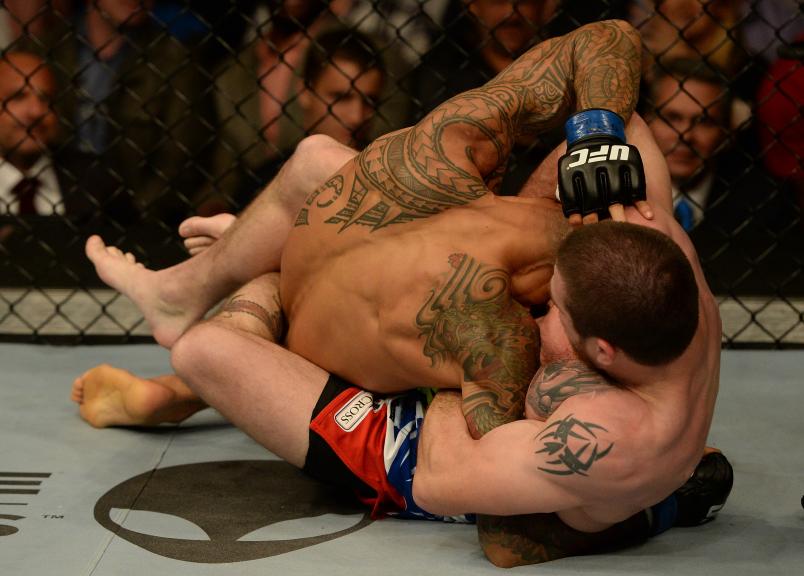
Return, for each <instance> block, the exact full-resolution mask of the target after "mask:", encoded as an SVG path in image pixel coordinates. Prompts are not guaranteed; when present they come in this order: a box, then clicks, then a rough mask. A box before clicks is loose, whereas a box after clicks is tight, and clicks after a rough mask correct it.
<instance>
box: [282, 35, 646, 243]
mask: <svg viewBox="0 0 804 576" xmlns="http://www.w3.org/2000/svg"><path fill="white" fill-rule="evenodd" d="M598 24H599V25H598V26H597V27H596V28H594V29H589V30H585V29H580V30H579V31H577V33H575V34H572V35H569V36H565V37H561V38H556V39H553V40H549V41H547V42H543V43H541V44H539V45H538V46H535V47H534V48H532V49H531V50H530V51H529V52H528V53H527V54H525V55H524V56H522V57H521V58H519V59H518V60H517V61H515V62H514V63H513V64H512V65H511V66H509V67H508V68H506V69H505V70H504V71H503V72H501V73H500V74H499V75H498V76H497V77H496V78H494V79H493V80H492V81H490V82H489V83H487V84H486V85H485V86H482V87H480V88H477V89H474V90H470V91H468V92H465V93H463V94H460V95H458V96H456V97H454V98H452V99H450V100H447V101H446V102H444V103H443V104H441V105H440V106H438V107H437V108H436V109H435V110H433V111H432V112H431V113H430V114H428V115H427V116H426V117H425V118H424V119H422V120H421V121H420V122H419V123H418V124H417V125H416V126H414V127H412V128H408V129H405V130H400V131H398V132H394V133H392V134H389V135H386V136H383V137H380V138H378V139H377V140H375V141H374V142H373V143H372V144H370V145H369V146H368V147H367V148H366V149H365V150H364V151H362V152H361V153H360V154H359V155H358V156H357V158H356V159H355V160H354V161H353V164H352V166H353V168H354V178H351V179H347V180H346V181H344V179H343V177H342V176H336V178H334V179H332V180H330V181H329V182H327V183H326V184H324V185H323V186H322V187H321V188H319V189H318V190H316V191H315V192H314V193H313V194H312V195H311V196H310V197H309V198H308V199H307V205H308V206H311V205H312V204H313V202H316V206H317V207H319V208H324V207H326V206H328V205H329V204H331V203H332V202H334V201H335V200H336V199H338V198H339V197H340V196H341V195H343V194H346V195H347V196H346V198H347V202H346V205H345V206H343V207H342V208H341V209H340V210H339V211H338V212H337V213H336V214H334V215H332V216H330V217H329V218H328V219H327V220H326V223H328V224H333V225H338V226H340V230H339V232H342V231H344V230H346V229H347V228H349V227H351V226H353V225H359V226H366V227H368V228H370V229H371V231H375V230H379V229H381V228H385V227H387V226H390V225H392V224H400V223H405V222H410V221H412V220H416V219H419V218H426V217H428V216H432V215H434V214H438V213H440V212H442V211H444V210H446V209H448V208H450V207H453V206H461V205H465V204H468V203H470V202H472V201H474V200H476V199H478V198H480V197H481V196H483V195H485V194H488V193H489V192H490V191H495V190H496V189H497V188H498V187H499V184H500V181H501V180H502V176H503V174H504V172H505V168H506V164H507V162H508V158H509V156H510V153H511V149H512V147H513V146H514V144H515V143H516V141H517V140H518V139H522V138H531V139H532V138H534V137H536V136H538V135H539V134H542V133H543V132H545V131H546V130H549V129H552V128H555V127H556V126H558V125H559V124H560V123H561V122H562V121H563V120H564V118H565V117H566V115H567V113H568V112H569V111H570V110H571V108H572V106H573V105H574V106H575V107H576V108H577V109H583V108H607V109H609V110H612V111H614V112H617V113H619V114H621V115H622V116H624V117H627V116H629V115H630V113H631V112H632V111H633V109H634V106H635V105H636V97H637V90H636V88H635V87H636V86H638V85H639V73H640V70H639V61H640V60H639V38H638V35H636V34H630V33H628V32H627V31H626V30H625V29H624V28H623V27H620V26H617V25H615V24H613V23H611V22H602V23H598ZM583 53H588V54H590V55H593V56H590V57H589V58H583V57H581V56H580V54H583ZM587 60H589V62H588V63H587ZM579 78H582V79H583V81H579ZM573 95H574V98H573ZM456 138H462V139H463V140H462V144H463V146H464V148H463V150H462V151H461V150H460V148H459V147H458V146H455V143H454V140H455V139H456ZM349 180H351V182H350V183H348V182H349ZM369 192H371V193H369ZM319 197H320V198H323V199H324V200H323V202H322V201H320V200H319ZM307 211H308V209H307V208H304V209H303V210H302V213H300V214H299V217H298V218H297V220H296V224H295V225H296V226H301V225H306V224H307V223H308V219H307V215H308V214H307Z"/></svg>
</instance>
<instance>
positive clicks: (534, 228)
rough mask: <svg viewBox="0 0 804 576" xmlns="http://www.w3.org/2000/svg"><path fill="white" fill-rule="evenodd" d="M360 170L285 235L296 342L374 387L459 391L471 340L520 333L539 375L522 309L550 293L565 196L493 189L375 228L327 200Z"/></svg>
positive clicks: (287, 297)
mask: <svg viewBox="0 0 804 576" xmlns="http://www.w3.org/2000/svg"><path fill="white" fill-rule="evenodd" d="M358 162H359V159H358V160H356V161H355V164H357V163H358ZM353 170H355V166H354V165H347V166H346V167H344V169H342V170H341V172H340V173H339V174H338V175H336V176H335V178H333V179H331V180H330V182H329V183H328V185H326V186H324V187H323V188H322V189H321V192H320V193H319V194H318V195H317V196H316V199H315V200H314V201H313V202H312V203H310V205H309V209H308V210H307V212H306V214H305V217H306V219H307V223H306V225H304V226H298V227H296V228H295V229H294V231H293V233H292V235H291V237H290V239H289V240H288V244H287V246H286V249H285V254H284V257H283V265H282V271H283V274H282V301H283V306H284V307H285V310H286V314H287V316H288V320H289V326H290V329H289V332H288V338H287V345H288V347H289V349H290V350H292V351H294V352H296V353H298V354H300V355H302V356H304V357H306V358H308V359H310V360H311V361H313V362H315V363H316V364H318V365H319V366H321V367H322V368H324V369H326V370H328V371H330V372H333V373H336V374H338V375H340V376H342V377H344V378H346V379H347V380H349V381H350V382H353V383H355V384H357V385H360V386H363V387H365V388H367V389H369V390H373V391H377V392H398V391H402V390H408V389H410V388H414V387H416V386H422V385H427V386H434V387H451V388H457V387H460V385H461V382H462V381H463V380H465V376H466V374H465V371H464V367H463V366H462V365H461V363H462V362H463V360H465V356H466V354H471V350H472V347H473V345H474V344H473V341H474V342H476V346H482V345H484V337H485V336H487V335H488V333H489V331H494V332H495V333H497V334H499V335H500V337H502V336H503V334H506V333H511V334H519V336H520V338H522V342H521V344H520V345H519V347H518V350H519V352H520V353H521V354H523V355H528V356H530V357H531V363H526V364H527V365H528V367H529V369H530V370H531V375H532V370H535V364H534V363H535V361H536V356H537V354H538V349H537V348H536V346H537V335H536V333H535V329H534V325H533V321H532V320H531V319H530V317H529V314H528V309H527V307H526V305H527V304H528V303H531V302H536V301H544V300H545V299H546V295H547V286H548V283H549V280H550V277H551V275H552V266H553V263H554V259H555V249H556V247H557V245H558V243H559V241H560V239H561V237H562V235H563V234H564V231H565V224H564V223H563V216H562V215H561V211H560V208H559V207H558V205H557V203H556V202H554V201H551V200H546V199H517V198H499V197H495V196H492V195H491V194H487V195H485V196H483V197H481V198H480V199H478V200H475V201H473V202H472V203H470V204H467V205H465V206H458V207H453V208H451V209H449V210H446V211H443V212H440V213H437V214H435V215H433V216H430V217H428V218H422V219H416V220H412V221H409V222H406V223H404V224H403V225H399V226H387V227H382V228H379V229H374V228H372V227H369V226H365V225H360V224H356V223H351V222H349V221H348V220H347V218H345V216H344V214H345V213H348V212H349V210H350V202H351V201H352V200H351V199H350V198H349V197H348V196H346V195H341V196H340V197H338V198H334V199H333V198H328V197H327V194H328V193H331V187H332V186H333V185H335V183H338V184H339V183H340V179H341V178H343V181H344V182H345V183H346V184H348V181H349V178H350V175H351V173H352V171H353ZM351 177H352V178H354V176H351ZM370 195H371V192H367V197H368V196H370ZM333 200H334V201H333ZM333 221H337V225H334V226H332V225H327V224H332V223H333ZM461 327H462V328H463V331H461ZM458 340H461V341H460V342H459V341H458ZM520 377H525V378H527V379H528V380H529V376H528V375H525V374H523V375H522V376H520Z"/></svg>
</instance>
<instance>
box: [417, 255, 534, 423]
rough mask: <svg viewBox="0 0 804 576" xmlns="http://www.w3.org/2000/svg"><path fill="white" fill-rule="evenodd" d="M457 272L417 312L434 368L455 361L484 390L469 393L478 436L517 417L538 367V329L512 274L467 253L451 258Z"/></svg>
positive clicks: (470, 414) (470, 417) (465, 404)
mask: <svg viewBox="0 0 804 576" xmlns="http://www.w3.org/2000/svg"><path fill="white" fill-rule="evenodd" d="M449 262H450V266H451V267H452V268H453V269H454V272H453V273H452V275H451V276H450V277H449V279H448V280H447V281H446V283H445V284H444V286H443V287H441V288H440V289H438V290H433V291H432V293H431V295H430V298H429V299H428V300H427V302H426V303H425V305H424V306H423V307H422V308H421V310H419V313H418V315H417V316H416V326H417V328H418V329H419V330H420V334H419V335H420V336H424V337H425V343H424V349H423V353H424V355H425V356H427V357H429V358H430V359H431V361H432V364H433V366H436V365H437V364H438V363H440V362H444V361H448V360H454V361H456V362H458V363H459V364H460V365H461V367H462V369H463V378H464V381H466V382H472V383H476V384H477V385H478V386H479V388H480V390H479V391H477V392H474V393H471V394H466V393H465V394H464V402H463V407H464V414H465V415H466V417H467V422H468V423H469V426H470V429H471V431H472V434H473V435H475V436H482V435H483V434H485V433H486V432H488V431H489V430H491V429H492V428H494V427H495V426H499V425H500V424H502V423H504V422H510V421H512V420H517V419H519V418H520V417H521V415H522V411H523V408H524V396H525V390H526V387H527V384H528V383H529V381H530V377H531V375H532V374H533V372H534V371H535V369H536V357H537V352H536V350H537V344H538V332H537V331H536V328H535V325H534V323H533V320H532V319H531V318H530V315H529V314H528V312H527V310H526V309H525V308H524V307H523V306H520V305H519V304H517V303H516V302H514V301H513V300H512V299H511V297H510V291H509V284H510V278H509V276H508V274H507V273H506V272H505V271H504V270H502V269H496V268H492V267H490V266H484V265H482V264H480V263H478V262H477V261H475V260H474V259H473V258H471V257H469V256H467V255H465V254H453V255H452V256H450V258H449Z"/></svg>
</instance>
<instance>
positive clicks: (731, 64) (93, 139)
mask: <svg viewBox="0 0 804 576" xmlns="http://www.w3.org/2000/svg"><path fill="white" fill-rule="evenodd" d="M604 18H623V19H627V20H629V21H630V22H631V23H632V24H633V25H634V26H636V27H637V28H638V29H639V31H640V33H641V34H642V37H643V43H644V48H645V50H644V53H645V61H644V65H643V86H642V92H641V93H642V101H641V104H640V107H641V112H642V114H643V115H644V117H645V118H646V120H647V121H648V123H649V126H650V127H651V130H652V131H653V133H654V135H655V136H656V139H657V142H658V143H659V146H660V147H661V148H662V151H663V152H664V154H665V156H666V158H667V160H668V164H669V166H670V169H671V174H672V176H673V185H674V198H675V200H674V202H675V209H676V215H677V218H678V219H679V221H680V222H681V223H682V225H683V226H685V227H686V228H688V230H689V232H690V235H691V237H692V239H693V242H694V243H695V245H696V247H697V249H698V251H699V253H700V256H701V261H702V264H703V267H704V270H705V272H706V274H707V278H708V280H709V282H710V284H711V286H712V288H713V290H714V291H715V293H716V295H717V297H718V299H719V302H720V304H721V311H722V313H723V320H724V346H727V347H740V346H763V347H800V346H801V345H802V344H804V267H803V264H802V260H804V223H803V222H802V218H801V209H802V206H804V165H803V164H802V154H803V153H804V152H803V147H802V138H804V129H802V118H801V114H802V104H801V103H802V96H804V70H803V69H802V67H803V65H802V56H803V55H804V45H803V44H802V42H804V22H803V21H802V7H801V5H800V3H799V2H797V1H796V0H763V1H761V2H760V1H749V0H655V1H652V0H633V1H627V0H620V1H618V0H611V1H609V2H606V1H599V2H594V1H588V0H519V1H514V2H506V1H500V0H472V1H470V0H399V1H393V2H392V1H386V0H372V1H369V0H333V1H330V2H325V1H323V0H308V1H295V2H289V1H288V2H283V1H280V0H275V1H256V0H251V1H224V0H220V1H218V2H201V1H191V0H185V1H178V0H176V1H172V2H171V1H159V0H140V1H125V0H88V1H86V2H83V1H80V0H72V1H71V0H51V1H45V0H39V1H37V0H25V1H5V2H3V3H2V11H0V43H2V45H3V46H4V47H5V48H4V52H3V59H2V62H0V97H1V98H2V102H3V107H2V110H0V220H2V221H1V222H0V339H3V340H6V341H8V340H11V341H14V340H16V341H35V342H42V341H55V342H71V343H73V342H76V343H77V342H93V341H96V342H97V341H115V342H120V341H141V340H148V339H149V333H148V329H147V326H146V325H145V323H144V321H143V319H142V317H141V315H140V314H139V313H138V311H137V310H136V308H135V307H134V306H133V305H132V304H131V303H130V302H129V301H127V300H126V299H125V298H124V297H122V296H120V295H118V294H116V293H115V292H113V291H111V290H108V289H106V288H105V287H104V286H103V284H102V283H101V282H100V281H99V279H98V278H97V277H96V276H95V273H94V270H93V269H92V267H91V266H90V264H89V262H88V261H87V260H86V258H85V257H84V255H83V243H84V239H85V238H86V237H87V236H88V235H89V234H91V233H99V234H101V235H102V236H103V237H104V239H105V240H106V241H107V242H108V243H111V244H114V245H117V246H120V247H121V248H122V249H123V250H124V251H130V252H132V253H133V254H134V255H135V256H136V258H137V259H138V260H139V261H141V262H144V263H145V264H146V265H147V266H148V267H154V268H162V267H165V266H168V265H171V264H174V263H176V262H179V261H180V260H182V259H184V258H186V257H187V254H186V252H185V250H184V248H183V245H182V242H181V238H179V236H178V234H177V232H176V227H177V224H178V223H179V222H180V221H181V220H182V219H183V218H186V217H187V216H190V215H193V214H200V215H212V214H216V213H218V212H222V211H228V212H237V211H239V210H241V209H242V208H243V207H244V206H245V205H247V204H248V202H249V201H250V200H251V199H252V198H253V197H254V195H255V194H257V193H258V192H259V190H260V189H261V188H262V187H263V186H264V185H265V183H266V182H268V181H269V180H270V179H271V178H272V177H273V175H275V174H276V172H277V171H278V169H279V167H280V166H281V164H282V162H283V161H284V160H285V159H286V158H287V157H288V155H289V154H290V153H291V152H292V150H293V148H294V146H295V144H296V143H297V142H298V141H299V140H300V139H301V138H302V137H304V136H305V135H307V134H314V133H323V134H328V135H330V136H332V137H334V138H336V139H338V140H340V141H342V142H344V143H348V144H350V145H352V146H355V147H361V146H363V145H365V143H367V142H369V141H370V140H371V139H372V138H374V137H376V136H377V135H379V134H383V133H386V132H388V131H391V130H395V129H397V128H400V127H403V126H406V125H409V124H411V123H413V122H415V121H416V120H418V119H419V118H421V117H422V116H423V115H424V114H426V113H427V112H428V111H429V110H431V109H432V108H433V107H434V106H436V105H438V104H439V103H440V102H442V101H443V100H445V99H447V98H449V97H450V96H452V95H454V94H457V93H459V92H462V91H464V90H467V89H469V88H473V87H476V86H479V85H481V84H483V83H484V82H485V81H487V80H488V79H490V78H492V77H493V76H494V75H495V74H496V73H497V72H498V71H499V70H501V69H502V68H503V67H504V66H505V65H506V64H507V63H508V62H510V61H511V58H513V57H515V56H516V55H517V54H520V53H522V52H523V51H524V50H526V49H527V48H528V47H529V46H532V45H533V44H535V43H538V42H539V41H541V40H543V39H546V38H549V37H551V36H554V35H558V34H563V33H566V32H568V31H570V30H572V29H573V28H575V27H577V26H579V25H582V24H585V23H588V22H592V21H595V20H600V19H604ZM560 137H561V135H560V134H545V135H544V137H543V138H542V139H540V140H539V141H537V142H533V143H530V144H529V145H528V146H523V147H521V148H518V149H517V150H515V153H514V154H513V155H512V157H511V159H510V161H509V167H508V172H507V174H506V177H505V180H504V183H503V192H504V193H507V194H515V193H516V191H517V189H518V187H519V186H521V184H522V183H523V182H524V181H525V179H526V178H527V176H528V175H529V174H530V172H531V171H532V170H533V169H534V168H535V166H536V165H538V163H539V162H540V161H541V160H542V158H543V157H544V156H545V155H546V153H547V151H548V150H550V149H551V148H552V147H553V146H554V145H555V144H556V143H557V142H558V140H559V139H560Z"/></svg>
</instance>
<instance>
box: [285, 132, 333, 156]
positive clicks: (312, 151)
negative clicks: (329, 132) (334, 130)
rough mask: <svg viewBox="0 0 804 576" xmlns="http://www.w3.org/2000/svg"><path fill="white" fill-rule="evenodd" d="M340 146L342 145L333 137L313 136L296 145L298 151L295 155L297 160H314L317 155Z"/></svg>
mask: <svg viewBox="0 0 804 576" xmlns="http://www.w3.org/2000/svg"><path fill="white" fill-rule="evenodd" d="M340 146H341V144H340V143H339V142H338V141H337V140H335V139H334V138H332V137H331V136H326V135H325V134H313V135H311V136H307V137H306V138H304V139H302V141H301V142H299V143H298V144H297V145H296V151H295V152H294V153H293V155H294V156H295V157H297V158H301V159H311V160H312V159H314V158H315V157H316V155H317V154H321V153H322V152H323V151H325V150H327V149H330V148H332V147H340Z"/></svg>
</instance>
